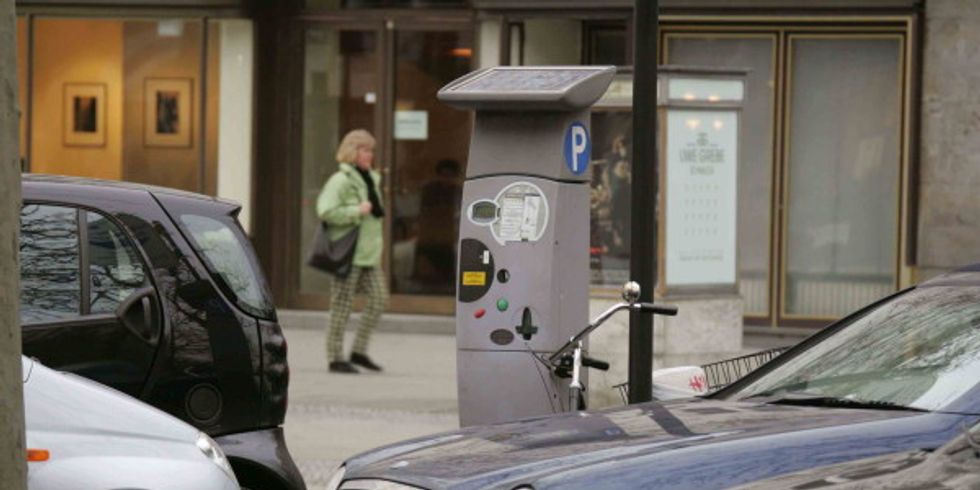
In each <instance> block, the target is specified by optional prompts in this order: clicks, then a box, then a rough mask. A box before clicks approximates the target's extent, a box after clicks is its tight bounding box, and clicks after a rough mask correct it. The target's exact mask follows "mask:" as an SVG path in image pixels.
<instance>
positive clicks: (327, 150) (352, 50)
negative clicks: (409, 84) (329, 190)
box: [298, 24, 384, 303]
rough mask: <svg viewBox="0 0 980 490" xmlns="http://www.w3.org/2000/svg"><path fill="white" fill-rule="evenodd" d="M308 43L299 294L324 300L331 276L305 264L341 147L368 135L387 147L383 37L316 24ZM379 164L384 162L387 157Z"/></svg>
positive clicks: (368, 30)
mask: <svg viewBox="0 0 980 490" xmlns="http://www.w3.org/2000/svg"><path fill="white" fill-rule="evenodd" d="M304 42H305V48H306V49H305V55H304V56H305V58H304V69H303V130H302V152H301V158H302V170H301V178H300V182H301V184H300V185H301V195H300V196H299V199H300V210H301V211H300V214H301V223H300V229H299V244H300V245H299V246H300V247H301V253H300V255H299V257H300V261H301V263H300V264H298V267H299V281H300V284H299V293H300V295H301V296H303V295H309V294H312V295H314V296H321V295H325V293H326V292H328V291H329V287H330V281H329V276H328V275H327V274H324V273H322V272H319V271H317V270H314V269H311V268H310V267H307V266H306V265H305V258H306V256H307V254H308V253H309V247H310V245H311V244H312V242H313V236H314V233H316V230H317V227H318V226H319V224H320V220H319V218H318V217H317V216H316V200H317V196H319V194H320V190H321V189H322V188H323V185H324V184H325V183H326V181H327V178H329V177H330V175H331V174H333V173H334V172H335V171H336V170H337V158H336V153H337V146H338V145H339V143H340V140H341V138H343V137H344V134H346V133H347V132H348V131H350V130H352V129H366V130H368V131H370V132H371V133H372V134H373V135H374V136H375V137H376V138H378V146H379V150H380V149H382V147H383V145H382V143H381V142H382V141H383V140H382V139H381V138H382V137H383V134H382V133H381V132H380V130H381V124H379V120H380V117H381V114H382V109H381V104H382V100H381V98H382V88H383V83H382V77H381V64H380V62H381V53H382V49H381V33H380V29H379V28H370V27H365V28H353V27H334V26H330V25H324V24H315V25H310V26H308V27H307V29H306V32H305V39H304ZM377 162H378V163H379V164H380V163H382V162H384V158H383V152H378V158H377ZM317 299H318V300H319V301H317V302H318V303H322V302H323V301H325V299H324V298H317Z"/></svg>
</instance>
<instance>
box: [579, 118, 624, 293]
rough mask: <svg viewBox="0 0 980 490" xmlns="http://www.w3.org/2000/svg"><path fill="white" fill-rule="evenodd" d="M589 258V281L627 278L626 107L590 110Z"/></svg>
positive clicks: (603, 282)
mask: <svg viewBox="0 0 980 490" xmlns="http://www.w3.org/2000/svg"><path fill="white" fill-rule="evenodd" d="M591 133H592V141H593V146H592V148H593V151H592V168H593V172H592V185H591V188H590V210H591V217H592V219H591V229H590V233H589V235H590V239H589V241H590V246H589V261H590V269H591V276H592V279H591V280H592V284H596V285H619V284H622V283H623V282H625V281H627V280H629V256H630V248H629V247H630V186H631V182H632V168H631V164H630V157H631V156H632V141H631V140H632V133H633V117H632V113H631V112H630V110H629V109H615V110H597V111H595V112H593V113H592V130H591Z"/></svg>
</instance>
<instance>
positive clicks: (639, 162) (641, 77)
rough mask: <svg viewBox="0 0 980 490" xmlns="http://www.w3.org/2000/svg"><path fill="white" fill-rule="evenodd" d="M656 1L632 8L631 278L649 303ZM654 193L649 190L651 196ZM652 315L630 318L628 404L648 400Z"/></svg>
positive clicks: (653, 278) (653, 264)
mask: <svg viewBox="0 0 980 490" xmlns="http://www.w3.org/2000/svg"><path fill="white" fill-rule="evenodd" d="M658 3H659V2H658V1H657V0H636V3H635V7H634V10H633V23H634V29H633V182H632V186H631V188H630V192H631V196H630V228H631V232H630V233H631V236H630V277H631V278H632V279H633V280H634V281H637V282H639V283H640V286H641V287H642V293H641V296H640V301H645V302H648V301H653V293H654V289H655V288H656V284H657V212H658V210H657V198H658V195H659V188H660V187H659V186H660V183H659V175H658V172H659V164H658V158H657V156H658V154H657V22H658V7H659V6H658ZM651 191H653V192H651ZM652 372H653V316H652V315H641V314H635V313H634V314H631V315H630V353H629V401H630V403H639V402H645V401H649V400H650V398H651V396H652V395H651V384H652Z"/></svg>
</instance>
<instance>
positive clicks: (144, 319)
mask: <svg viewBox="0 0 980 490" xmlns="http://www.w3.org/2000/svg"><path fill="white" fill-rule="evenodd" d="M155 295H156V290H155V289H153V287H152V286H147V287H144V288H141V289H137V290H136V291H133V292H132V294H130V295H129V296H128V297H127V298H126V299H125V300H123V301H122V303H119V307H118V308H116V317H117V318H118V319H119V323H121V324H122V326H123V327H125V328H126V330H129V331H130V333H132V334H133V335H134V336H135V337H136V338H138V339H140V340H141V341H143V342H144V343H146V344H153V342H154V340H155V339H156V329H154V328H153V327H154V325H155V324H156V322H155V321H154V320H155V318H154V317H155V314H154V313H155V312H154V308H153V306H154V302H153V297H154V296H155Z"/></svg>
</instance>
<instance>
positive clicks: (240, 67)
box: [209, 20, 253, 232]
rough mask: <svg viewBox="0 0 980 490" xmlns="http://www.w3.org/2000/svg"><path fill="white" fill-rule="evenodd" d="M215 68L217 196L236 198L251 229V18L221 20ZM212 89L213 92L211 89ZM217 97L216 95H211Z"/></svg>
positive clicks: (239, 219)
mask: <svg viewBox="0 0 980 490" xmlns="http://www.w3.org/2000/svg"><path fill="white" fill-rule="evenodd" d="M215 27H216V29H218V30H219V31H220V54H219V57H220V62H219V69H218V72H217V73H216V74H215V75H216V76H214V77H209V78H210V79H219V80H220V82H219V86H220V88H219V91H218V93H219V94H220V100H219V101H218V104H219V106H220V112H217V111H212V112H211V114H218V115H219V117H218V118H219V119H220V122H219V123H218V126H219V127H220V131H219V133H218V196H220V197H224V198H228V199H231V200H234V201H238V202H240V203H241V204H242V211H241V213H240V214H239V215H238V221H240V222H241V224H242V227H243V228H245V231H246V232H250V231H251V230H252V213H251V207H252V205H251V201H252V70H253V53H252V39H253V34H252V22H251V21H248V20H223V21H221V22H220V23H219V24H218V25H217V26H215ZM212 93H213V92H212ZM211 98H212V99H217V98H218V97H211Z"/></svg>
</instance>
